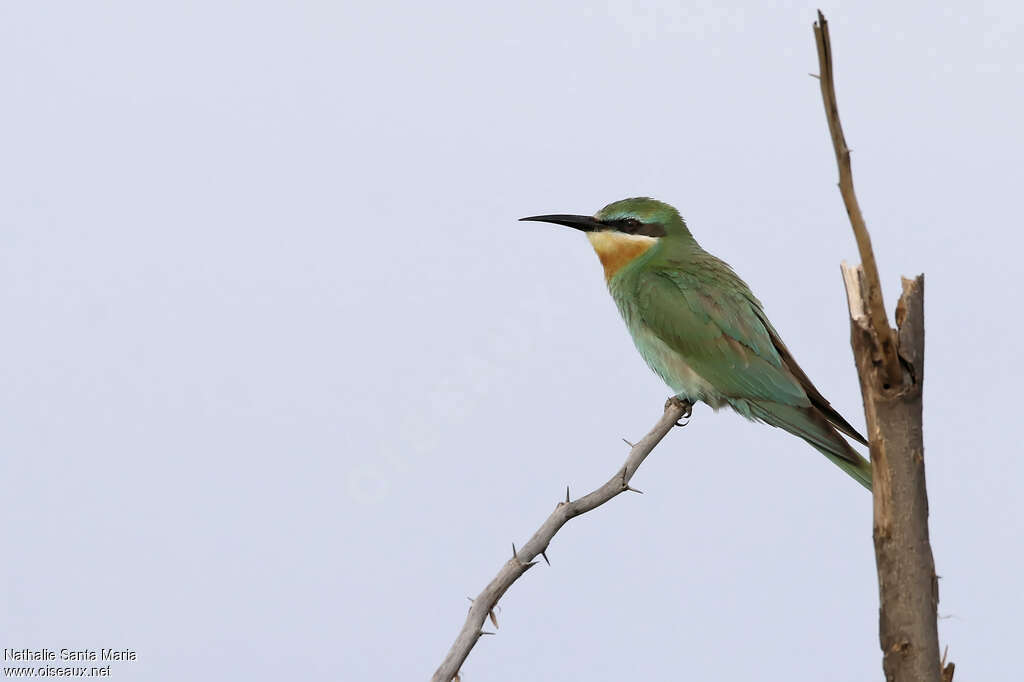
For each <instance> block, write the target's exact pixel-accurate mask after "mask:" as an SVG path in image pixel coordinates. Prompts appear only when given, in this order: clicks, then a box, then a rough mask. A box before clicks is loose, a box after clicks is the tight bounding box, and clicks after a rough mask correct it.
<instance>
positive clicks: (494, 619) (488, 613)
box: [487, 609, 498, 629]
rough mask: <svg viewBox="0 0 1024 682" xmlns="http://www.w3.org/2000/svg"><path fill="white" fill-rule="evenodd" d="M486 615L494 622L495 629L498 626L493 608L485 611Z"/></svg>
mask: <svg viewBox="0 0 1024 682" xmlns="http://www.w3.org/2000/svg"><path fill="white" fill-rule="evenodd" d="M487 617H488V618H490V619H491V622H492V623H494V627H495V629H497V627H498V617H497V616H496V615H494V609H491V610H490V611H488V612H487Z"/></svg>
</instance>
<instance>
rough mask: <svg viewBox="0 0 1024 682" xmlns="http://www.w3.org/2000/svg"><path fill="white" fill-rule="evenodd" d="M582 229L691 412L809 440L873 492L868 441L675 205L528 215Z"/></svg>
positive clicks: (652, 358) (647, 356) (631, 203)
mask: <svg viewBox="0 0 1024 682" xmlns="http://www.w3.org/2000/svg"><path fill="white" fill-rule="evenodd" d="M522 220H536V221H541V222H547V223H555V224H556V225H565V226H568V227H572V228H575V229H577V230H582V231H583V232H585V233H586V235H587V238H588V239H589V240H590V244H591V245H592V246H593V247H594V251H596V252H597V256H598V258H599V259H600V261H601V265H602V266H603V267H604V275H605V280H606V281H607V283H608V289H609V291H610V292H611V295H612V298H614V299H615V304H616V305H617V306H618V308H619V312H620V313H622V317H623V319H624V320H625V321H626V327H628V328H629V333H630V334H631V335H632V337H633V341H634V343H635V344H636V347H637V350H639V351H640V355H642V356H643V358H644V360H645V361H646V362H647V364H648V366H649V367H650V368H651V369H652V370H654V372H655V373H656V374H657V375H658V376H660V377H661V378H662V379H663V380H664V381H665V383H666V384H668V385H669V387H670V388H671V389H672V390H673V391H674V392H675V395H676V397H677V398H678V399H679V400H681V401H683V403H684V404H685V405H686V406H687V407H688V408H689V406H691V405H693V404H694V403H696V402H697V401H698V400H701V401H704V402H705V403H707V404H708V405H710V406H711V407H712V408H713V409H715V410H718V409H719V408H721V407H725V406H729V407H731V408H732V409H734V410H735V411H736V412H739V413H740V414H741V415H743V416H744V417H746V418H747V419H751V420H754V421H761V422H764V423H766V424H771V425H772V426H776V427H779V428H781V429H785V430H786V431H789V432H790V433H792V434H793V435H796V436H799V437H800V438H803V439H804V440H805V441H807V442H808V443H810V444H811V446H813V447H814V448H815V449H816V450H818V452H821V453H822V454H823V455H825V456H826V457H828V458H829V459H830V460H832V461H833V462H834V463H835V464H836V465H837V466H839V468H840V469H842V470H843V471H845V472H846V473H848V474H849V475H850V476H852V477H853V478H855V479H856V480H857V481H858V482H860V484H861V485H863V486H864V487H865V488H867V489H868V490H870V489H871V464H870V463H869V462H868V460H866V459H864V458H863V457H862V456H861V455H860V454H858V453H857V451H856V450H854V449H853V447H851V445H850V444H849V443H848V442H847V441H846V439H845V438H843V436H841V435H840V432H841V433H844V434H846V435H847V436H849V437H850V438H853V439H854V440H856V441H857V442H859V443H862V444H864V445H867V441H866V440H865V439H864V437H863V436H862V435H860V434H859V433H857V431H856V429H854V428H853V427H852V426H850V424H849V422H847V421H846V420H845V419H843V417H842V416H841V415H840V414H839V413H838V412H837V411H836V410H835V409H834V408H833V407H832V406H831V405H829V402H828V401H827V400H825V398H824V396H822V395H821V393H820V392H819V391H818V389H816V388H815V387H814V384H812V383H811V380H810V379H808V378H807V375H806V374H805V373H804V371H803V370H802V369H800V366H799V365H797V364H796V360H794V359H793V355H792V354H791V353H790V352H789V349H787V348H786V344H784V343H783V342H782V339H781V338H780V337H779V333H778V332H777V331H775V327H773V326H772V323H771V322H769V321H768V317H767V316H766V315H765V313H764V309H763V308H762V306H761V302H760V301H759V300H757V297H755V296H754V294H753V293H751V291H750V288H749V287H748V286H747V285H746V283H745V282H744V281H743V280H742V279H740V278H739V276H738V275H737V274H736V273H735V272H734V271H733V269H732V268H731V267H729V265H728V264H727V263H726V262H725V261H722V260H720V259H718V258H716V257H714V256H712V255H711V254H710V253H708V252H707V251H705V250H704V249H702V248H701V247H700V245H699V244H697V241H696V240H695V239H694V238H693V235H692V234H690V230H689V229H688V228H687V227H686V222H685V221H684V220H683V218H682V216H680V215H679V211H677V210H676V209H675V208H673V207H672V206H669V205H668V204H666V203H663V202H661V201H657V200H655V199H649V198H646V197H639V198H633V199H623V200H622V201H616V202H614V203H612V204H608V205H607V206H605V207H604V208H602V209H601V210H600V211H598V212H597V214H595V215H594V216H593V217H590V216H580V215H540V216H531V217H529V218H522Z"/></svg>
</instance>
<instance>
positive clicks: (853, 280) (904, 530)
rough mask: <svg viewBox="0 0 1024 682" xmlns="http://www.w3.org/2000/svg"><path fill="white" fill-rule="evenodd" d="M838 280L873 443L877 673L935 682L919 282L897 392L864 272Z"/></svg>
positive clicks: (910, 296)
mask: <svg viewBox="0 0 1024 682" xmlns="http://www.w3.org/2000/svg"><path fill="white" fill-rule="evenodd" d="M843 278H844V280H845V282H846V290H847V297H848V299H849V305H850V330H851V331H850V342H851V345H852V346H853V354H854V357H855V359H856V362H857V374H858V376H859V377H860V383H861V393H862V395H863V398H864V413H865V415H866V417H867V424H868V441H870V443H871V470H872V478H873V480H874V489H875V490H874V533H873V536H874V541H875V559H876V562H877V565H878V593H879V600H880V602H881V608H880V610H879V640H880V644H881V647H882V654H883V659H882V667H883V669H884V671H885V677H886V679H887V680H891V681H894V682H903V681H908V682H909V681H911V680H913V681H914V682H917V681H923V682H931V681H934V682H939V681H940V680H941V679H942V674H941V673H942V670H941V664H940V656H939V638H938V631H937V628H936V609H937V606H938V602H939V591H938V581H937V580H936V578H935V563H934V561H933V559H932V550H931V544H930V542H929V538H928V493H927V490H926V488H925V476H924V444H923V432H922V415H921V398H922V388H923V382H924V275H919V276H918V277H917V278H915V279H913V280H909V279H904V280H903V295H902V296H900V300H899V304H898V306H897V308H896V324H897V326H898V328H899V329H898V332H897V334H896V339H897V349H896V350H897V353H898V359H899V362H900V366H901V377H900V383H899V384H898V385H891V384H889V383H888V382H889V378H888V377H887V376H885V373H884V368H883V366H882V364H881V363H880V362H879V356H880V352H879V351H880V345H879V343H878V340H877V337H876V336H875V334H874V327H873V325H872V324H871V323H870V322H869V320H868V314H869V309H868V307H867V306H866V305H865V293H866V292H865V290H864V271H863V269H862V268H861V267H859V266H858V267H855V268H854V267H850V266H847V265H845V264H844V266H843ZM951 665H952V664H951ZM950 676H952V670H950Z"/></svg>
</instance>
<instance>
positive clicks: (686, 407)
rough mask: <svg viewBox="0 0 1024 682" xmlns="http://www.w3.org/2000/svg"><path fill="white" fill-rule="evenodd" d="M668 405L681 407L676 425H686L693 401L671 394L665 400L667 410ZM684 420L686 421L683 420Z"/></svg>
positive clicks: (691, 412) (691, 411)
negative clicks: (680, 416)
mask: <svg viewBox="0 0 1024 682" xmlns="http://www.w3.org/2000/svg"><path fill="white" fill-rule="evenodd" d="M670 405H676V406H678V407H681V408H683V414H682V419H680V420H679V421H677V422H676V426H686V425H687V424H689V423H690V422H689V419H690V416H691V415H692V414H693V403H691V402H690V401H689V400H683V399H682V398H680V397H678V396H672V397H671V398H669V399H668V400H666V401H665V409H666V410H667V409H668V408H669V406H670ZM684 420H686V421H684Z"/></svg>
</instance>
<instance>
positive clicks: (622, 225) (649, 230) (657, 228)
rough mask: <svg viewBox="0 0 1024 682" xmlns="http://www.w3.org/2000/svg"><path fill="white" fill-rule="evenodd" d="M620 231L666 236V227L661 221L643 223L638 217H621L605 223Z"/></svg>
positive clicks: (649, 235) (650, 235) (648, 235)
mask: <svg viewBox="0 0 1024 682" xmlns="http://www.w3.org/2000/svg"><path fill="white" fill-rule="evenodd" d="M605 224H606V225H608V226H609V227H611V228H613V229H614V230H616V231H618V232H624V233H626V234H639V235H643V236H645V237H664V236H665V228H663V227H662V226H661V225H660V224H659V223H642V222H640V221H639V220H637V219H636V218H620V219H618V220H609V221H608V222H606V223H605Z"/></svg>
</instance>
